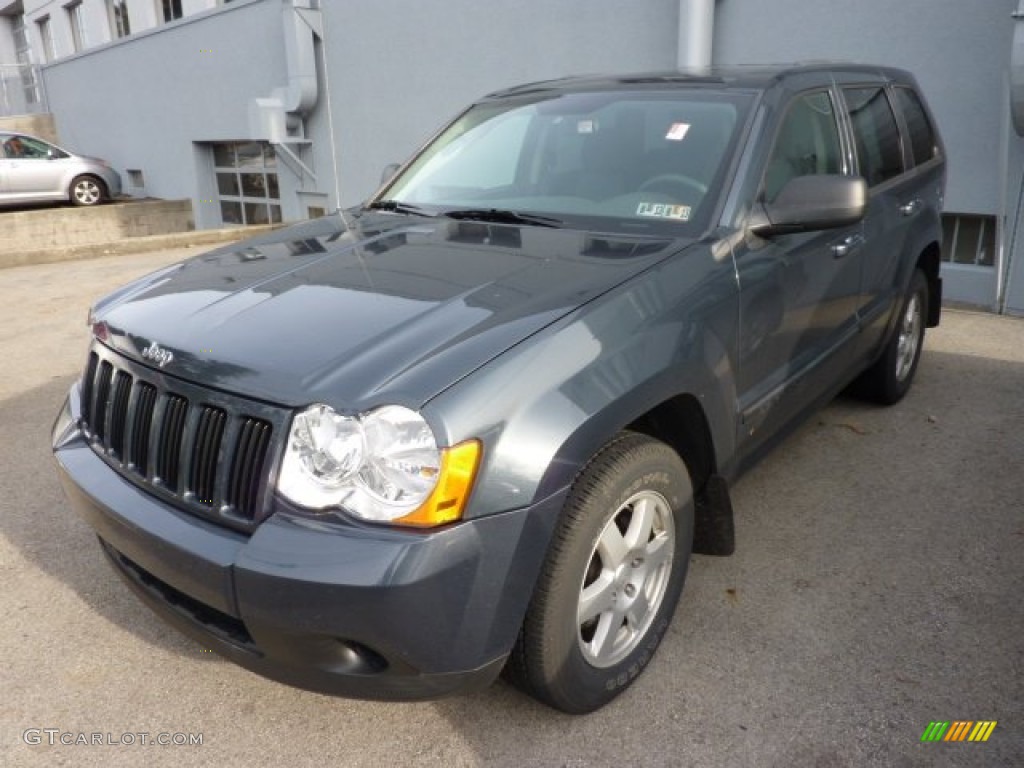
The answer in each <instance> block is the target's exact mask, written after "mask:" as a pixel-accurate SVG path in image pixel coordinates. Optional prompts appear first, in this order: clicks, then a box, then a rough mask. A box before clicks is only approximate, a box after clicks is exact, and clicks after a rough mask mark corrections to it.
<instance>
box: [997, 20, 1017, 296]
mask: <svg viewBox="0 0 1024 768" xmlns="http://www.w3.org/2000/svg"><path fill="white" fill-rule="evenodd" d="M1013 19H1014V29H1013V43H1012V48H1011V49H1010V88H1009V91H1010V117H1011V119H1012V120H1013V127H1014V129H1015V130H1016V132H1017V135H1018V136H1024V0H1018V2H1017V10H1016V12H1014V14H1013ZM1009 146H1010V135H1009V131H1007V136H1006V152H1007V159H1008V156H1009ZM1007 197H1009V195H1008V194H1007ZM1022 208H1024V174H1022V176H1021V181H1020V188H1019V189H1018V190H1017V206H1016V209H1015V211H1014V216H1013V220H1012V221H1011V222H1007V223H1008V224H1009V225H1010V226H1009V238H1008V242H1007V243H1006V246H1005V249H1004V252H1003V255H1004V258H1003V264H1002V265H1001V270H1000V274H999V275H997V286H998V289H997V295H996V311H997V312H998V313H999V314H1004V313H1005V312H1006V302H1007V299H1008V298H1009V295H1010V285H1011V283H1012V281H1013V269H1012V265H1011V262H1012V260H1013V257H1014V255H1015V254H1016V251H1017V243H1018V240H1019V237H1020V227H1021V216H1022V215H1024V211H1022ZM1005 213H1009V211H1005V212H1004V215H1005ZM1017 268H1018V269H1021V268H1024V266H1022V265H1019V264H1018V265H1017Z"/></svg>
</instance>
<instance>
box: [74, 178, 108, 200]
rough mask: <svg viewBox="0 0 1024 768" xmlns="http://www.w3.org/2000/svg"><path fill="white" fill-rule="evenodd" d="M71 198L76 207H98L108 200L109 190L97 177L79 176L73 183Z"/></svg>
mask: <svg viewBox="0 0 1024 768" xmlns="http://www.w3.org/2000/svg"><path fill="white" fill-rule="evenodd" d="M69 197H70V198H71V202H72V203H74V204H75V205H98V204H99V203H101V202H103V201H104V200H106V198H107V188H106V185H105V184H104V183H103V182H102V181H100V180H99V179H97V178H96V177H95V176H78V177H76V178H75V180H74V181H72V182H71V189H70V191H69Z"/></svg>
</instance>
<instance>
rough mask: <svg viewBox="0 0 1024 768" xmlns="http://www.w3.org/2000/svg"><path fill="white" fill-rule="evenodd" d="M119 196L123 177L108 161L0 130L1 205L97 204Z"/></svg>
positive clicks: (31, 137) (33, 137)
mask: <svg viewBox="0 0 1024 768" xmlns="http://www.w3.org/2000/svg"><path fill="white" fill-rule="evenodd" d="M120 194H121V177H120V176H119V175H118V173H117V171H115V170H114V169H113V168H111V167H110V163H108V162H107V161H106V160H101V159H99V158H96V157H88V156H86V155H76V154H75V153H74V152H69V151H68V150H66V149H63V148H62V147H58V146H57V145H56V144H51V143H49V142H47V141H43V140H42V139H40V138H37V137H35V136H29V135H28V134H25V133H8V132H2V131H0V205H23V204H25V203H41V202H48V201H60V200H67V201H70V202H71V203H73V204H74V205H98V204H99V203H102V202H104V201H106V200H111V199H113V198H115V197H117V196H118V195H120Z"/></svg>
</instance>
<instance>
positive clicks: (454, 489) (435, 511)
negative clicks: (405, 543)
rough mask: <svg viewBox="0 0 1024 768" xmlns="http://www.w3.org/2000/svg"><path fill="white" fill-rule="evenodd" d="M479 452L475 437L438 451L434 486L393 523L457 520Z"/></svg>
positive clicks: (418, 524)
mask: <svg viewBox="0 0 1024 768" xmlns="http://www.w3.org/2000/svg"><path fill="white" fill-rule="evenodd" d="M480 453H481V450H480V442H479V441H478V440H467V441H466V442H464V443H459V444H458V445H455V446H452V447H451V448H445V449H444V450H443V451H442V453H441V471H440V472H439V473H438V477H437V485H435V486H434V490H433V491H432V492H431V494H430V496H428V497H427V500H426V501H424V502H423V503H422V504H421V505H420V506H419V507H417V508H416V510H415V511H414V512H410V513H409V514H408V515H406V516H405V517H399V518H397V519H396V520H393V521H392V522H393V523H395V524H397V525H415V526H423V527H428V526H435V525H444V524H445V523H451V522H454V521H455V520H458V519H460V518H461V517H462V512H463V510H464V509H465V507H466V502H467V501H469V494H470V491H472V490H473V479H474V478H475V477H476V470H477V466H478V465H479V462H480Z"/></svg>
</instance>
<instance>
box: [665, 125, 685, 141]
mask: <svg viewBox="0 0 1024 768" xmlns="http://www.w3.org/2000/svg"><path fill="white" fill-rule="evenodd" d="M689 130H690V124H689V123H672V125H670V126H669V128H668V133H666V134H665V138H666V139H668V140H669V141H682V140H683V139H685V138H686V134H687V132H688V131H689Z"/></svg>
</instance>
